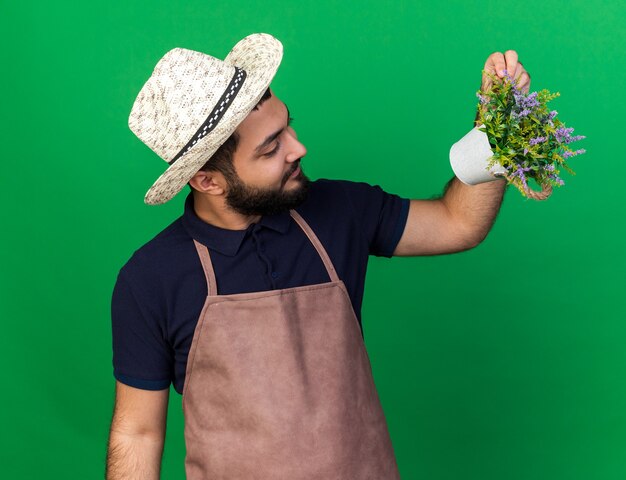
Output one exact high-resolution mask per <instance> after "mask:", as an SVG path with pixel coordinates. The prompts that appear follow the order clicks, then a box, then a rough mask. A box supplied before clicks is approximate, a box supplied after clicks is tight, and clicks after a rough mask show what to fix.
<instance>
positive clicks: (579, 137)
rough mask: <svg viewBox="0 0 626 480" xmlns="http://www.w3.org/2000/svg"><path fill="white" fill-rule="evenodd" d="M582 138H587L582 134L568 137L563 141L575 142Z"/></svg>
mask: <svg viewBox="0 0 626 480" xmlns="http://www.w3.org/2000/svg"><path fill="white" fill-rule="evenodd" d="M583 138H587V137H585V136H584V135H575V136H573V137H569V138H568V139H567V141H566V142H565V143H572V142H577V141H578V140H582V139H583Z"/></svg>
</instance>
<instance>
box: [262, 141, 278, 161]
mask: <svg viewBox="0 0 626 480" xmlns="http://www.w3.org/2000/svg"><path fill="white" fill-rule="evenodd" d="M279 149H280V140H277V141H276V148H274V150H272V151H270V152H267V153H265V154H263V156H264V157H273V156H274V155H276V152H278V150H279Z"/></svg>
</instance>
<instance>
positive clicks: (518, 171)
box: [511, 165, 531, 188]
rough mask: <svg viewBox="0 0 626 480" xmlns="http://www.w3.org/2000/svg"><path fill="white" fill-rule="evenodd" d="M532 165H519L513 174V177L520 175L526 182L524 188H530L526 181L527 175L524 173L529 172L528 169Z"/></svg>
mask: <svg viewBox="0 0 626 480" xmlns="http://www.w3.org/2000/svg"><path fill="white" fill-rule="evenodd" d="M530 169H531V168H530V167H525V168H524V167H522V166H521V165H520V166H518V167H517V170H516V171H515V172H513V174H512V175H511V177H516V176H517V177H519V178H520V179H521V180H522V183H523V184H524V188H528V183H526V175H524V172H527V171H528V170H530Z"/></svg>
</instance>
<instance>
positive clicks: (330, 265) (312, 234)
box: [289, 210, 339, 282]
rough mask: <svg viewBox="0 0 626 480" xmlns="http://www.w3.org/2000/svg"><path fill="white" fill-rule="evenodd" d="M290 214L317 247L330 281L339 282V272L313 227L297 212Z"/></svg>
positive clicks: (293, 211) (291, 211) (292, 211)
mask: <svg viewBox="0 0 626 480" xmlns="http://www.w3.org/2000/svg"><path fill="white" fill-rule="evenodd" d="M289 213H290V214H291V216H292V217H293V219H294V220H295V221H296V222H297V223H298V225H300V228H302V230H303V231H304V233H305V234H306V236H307V237H309V240H311V243H312V244H313V246H314V247H315V250H317V253H319V255H320V257H321V258H322V261H323V262H324V266H325V267H326V271H328V276H329V277H330V280H331V281H332V282H338V281H339V276H338V275H337V271H336V270H335V267H334V266H333V262H332V261H331V260H330V257H329V256H328V253H326V249H325V248H324V246H323V245H322V242H320V241H319V238H317V235H315V232H313V230H312V229H311V227H309V224H308V223H306V222H305V221H304V218H302V217H301V216H300V214H299V213H298V212H296V211H295V210H289Z"/></svg>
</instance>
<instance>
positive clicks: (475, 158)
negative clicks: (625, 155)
mask: <svg viewBox="0 0 626 480" xmlns="http://www.w3.org/2000/svg"><path fill="white" fill-rule="evenodd" d="M483 72H484V73H485V74H487V75H489V76H490V77H491V79H492V80H493V84H492V86H491V88H490V89H488V90H487V91H482V90H479V91H478V92H477V93H476V96H477V97H478V98H479V103H478V105H477V109H478V114H477V123H478V124H479V125H477V126H476V127H474V128H473V129H472V130H471V131H470V132H469V133H468V134H467V135H465V136H464V137H463V138H462V139H461V140H459V141H458V142H456V143H455V144H454V145H453V146H452V148H451V149H450V163H451V165H452V169H453V170H454V173H455V175H456V176H457V177H458V178H459V180H461V181H462V182H464V183H467V184H469V185H476V184H478V183H483V182H488V181H492V180H495V179H497V178H499V177H504V178H506V180H507V182H508V184H513V185H515V187H517V189H518V190H519V191H520V192H521V193H522V195H524V196H525V197H528V198H534V199H535V200H545V199H546V198H548V197H549V196H550V194H551V193H552V187H553V186H561V185H563V184H564V182H563V180H562V179H561V178H559V173H560V168H564V169H565V170H567V171H568V172H569V173H571V174H572V175H575V173H574V171H572V169H571V168H570V167H569V166H568V165H567V162H566V160H567V159H568V158H570V157H573V156H575V155H580V154H582V153H585V150H584V149H579V150H572V149H570V147H569V144H570V143H572V142H575V141H577V140H581V139H583V138H585V136H583V135H576V136H573V135H572V132H573V131H574V129H573V128H566V127H565V124H564V123H563V122H561V121H560V120H559V119H558V118H557V111H556V110H552V111H550V109H549V108H548V105H547V104H548V102H549V101H551V100H553V99H554V98H556V97H558V96H560V94H559V93H558V92H557V93H550V92H549V91H548V90H545V89H544V90H541V91H540V92H532V93H530V94H526V93H524V92H523V91H522V90H520V89H519V88H518V85H517V81H515V80H514V79H513V78H511V76H510V75H509V74H508V73H507V72H506V70H505V72H504V73H505V75H504V78H503V79H502V80H500V79H499V78H497V77H496V76H495V75H493V74H492V73H490V72H485V71H483ZM529 178H532V179H534V180H535V181H536V182H537V184H539V185H541V191H535V190H532V189H531V188H530V187H529V186H528V179H529Z"/></svg>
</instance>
